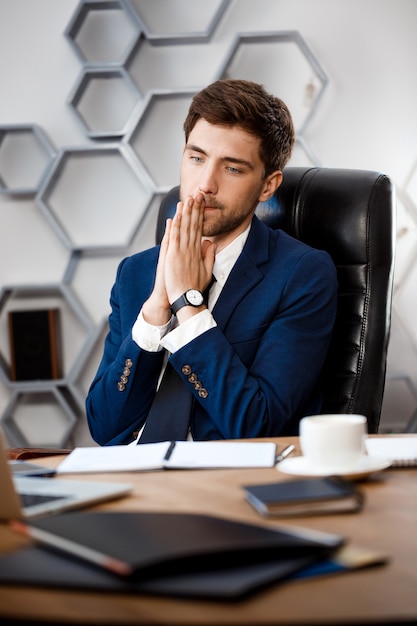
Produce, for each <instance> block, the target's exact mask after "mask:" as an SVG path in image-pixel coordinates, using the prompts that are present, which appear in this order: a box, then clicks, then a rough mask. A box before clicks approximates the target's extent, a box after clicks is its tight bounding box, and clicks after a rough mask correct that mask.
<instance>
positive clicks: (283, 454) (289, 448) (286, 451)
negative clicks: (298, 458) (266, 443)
mask: <svg viewBox="0 0 417 626" xmlns="http://www.w3.org/2000/svg"><path fill="white" fill-rule="evenodd" d="M294 448H295V446H294V445H293V444H291V445H289V446H287V447H286V448H284V449H283V451H282V452H281V453H280V454H277V456H276V457H275V463H279V462H280V461H282V460H283V459H285V457H287V456H288V455H289V454H291V452H292V451H293V450H294Z"/></svg>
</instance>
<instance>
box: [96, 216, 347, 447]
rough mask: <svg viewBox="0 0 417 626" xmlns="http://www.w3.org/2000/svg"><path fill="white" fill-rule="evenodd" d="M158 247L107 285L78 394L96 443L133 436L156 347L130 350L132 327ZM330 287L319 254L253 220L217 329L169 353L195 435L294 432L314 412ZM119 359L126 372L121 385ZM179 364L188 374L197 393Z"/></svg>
mask: <svg viewBox="0 0 417 626" xmlns="http://www.w3.org/2000/svg"><path fill="white" fill-rule="evenodd" d="M158 253H159V247H155V248H151V249H149V250H146V251H144V252H140V253H138V254H135V255H133V256H131V257H127V258H126V259H124V260H123V261H122V262H121V263H120V265H119V268H118V271H117V277H116V281H115V284H114V286H113V288H112V291H111V298H110V304H111V314H110V316H109V332H108V335H107V337H106V340H105V346H104V354H103V357H102V360H101V363H100V365H99V368H98V371H97V374H96V376H95V378H94V380H93V382H92V384H91V387H90V390H89V393H88V397H87V401H86V409H87V419H88V424H89V427H90V431H91V434H92V436H93V438H94V439H95V441H96V442H97V443H99V444H101V445H112V444H123V443H129V442H130V441H132V439H133V433H134V431H137V430H138V429H139V428H140V427H141V426H142V425H143V424H144V422H145V420H146V416H147V413H148V411H149V408H150V405H151V403H152V400H153V397H154V394H155V390H156V385H157V380H158V377H159V374H160V370H161V366H162V361H163V354H164V353H163V351H161V352H157V353H150V352H147V351H145V350H142V349H141V348H139V347H138V345H137V344H136V343H135V342H134V341H133V340H132V334H131V329H132V326H133V324H134V322H135V320H136V317H137V315H138V313H139V311H140V309H141V307H142V304H143V302H144V301H145V300H146V299H147V298H148V296H149V294H150V293H151V291H152V288H153V283H154V279H155V270H156V264H157V260H158ZM336 291H337V284H336V271H335V267H334V265H333V262H332V260H331V259H330V257H329V255H328V254H327V253H326V252H323V251H319V250H315V249H313V248H310V247H309V246H307V245H305V244H303V243H301V242H299V241H297V240H296V239H293V238H292V237H289V236H288V235H287V234H285V233H284V232H283V231H279V230H278V231H274V230H272V229H270V228H269V227H267V226H265V225H264V224H263V223H262V222H260V221H259V220H258V219H257V218H256V217H255V218H254V219H253V223H252V227H251V230H250V232H249V236H248V239H247V241H246V244H245V246H244V249H243V251H242V253H241V255H240V256H239V258H238V260H237V261H236V263H235V265H234V267H233V269H232V272H231V273H230V276H229V278H228V280H227V282H226V284H225V286H224V287H223V290H222V292H221V294H220V297H219V299H218V301H217V303H216V305H215V307H214V309H213V316H214V318H215V320H216V322H217V327H216V328H212V329H211V330H209V331H207V332H206V333H203V334H202V335H200V336H199V337H197V338H196V339H193V340H192V341H191V342H189V343H188V344H187V345H185V346H184V347H183V348H181V349H180V350H178V351H177V352H175V353H174V354H172V355H171V356H170V361H171V363H172V365H173V366H174V368H175V369H176V370H177V371H178V373H179V374H180V376H181V377H182V378H183V379H184V384H185V385H187V386H188V387H189V389H190V393H193V395H194V396H195V402H194V405H193V406H194V408H193V413H192V416H191V431H192V435H193V438H194V439H196V440H209V439H235V438H245V437H267V436H276V435H281V434H289V433H293V434H296V433H297V432H298V422H299V420H300V418H301V417H302V416H304V415H307V414H312V413H317V412H319V411H320V393H319V391H320V390H319V388H318V381H319V376H320V372H321V369H322V365H323V362H324V359H325V356H326V353H327V349H328V345H329V340H330V336H331V332H332V328H333V323H334V319H335V313H336ZM126 366H128V372H129V376H127V377H126V378H124V379H123V380H125V381H126V382H125V384H121V385H120V384H119V383H120V380H121V377H123V371H124V370H125V369H126ZM184 366H189V367H188V368H187V367H185V368H184ZM183 368H184V371H185V372H187V371H188V372H190V371H191V372H192V373H195V375H196V377H197V379H198V380H199V381H200V383H201V385H202V386H203V387H204V389H205V390H207V394H203V395H206V397H201V395H199V394H198V390H197V389H195V387H194V384H193V383H192V382H189V381H188V377H189V374H186V373H183Z"/></svg>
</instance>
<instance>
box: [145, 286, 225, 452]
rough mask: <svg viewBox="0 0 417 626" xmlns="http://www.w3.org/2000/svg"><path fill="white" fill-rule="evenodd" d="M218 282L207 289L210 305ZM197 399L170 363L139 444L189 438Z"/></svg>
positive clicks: (205, 292) (206, 293)
mask: <svg viewBox="0 0 417 626" xmlns="http://www.w3.org/2000/svg"><path fill="white" fill-rule="evenodd" d="M215 281H216V279H215V278H214V276H213V277H212V280H211V282H210V284H209V286H208V287H207V288H206V289H205V290H204V293H203V296H204V301H205V303H206V305H207V302H208V294H209V291H210V288H211V286H212V285H213V283H214V282H215ZM193 400H194V396H193V394H192V391H191V388H189V387H187V385H186V382H185V381H184V380H183V379H181V377H180V376H179V374H177V372H176V371H175V369H174V368H173V367H172V365H171V364H170V362H169V361H168V363H167V366H166V368H165V372H164V375H163V376H162V380H161V384H160V385H159V388H158V391H157V392H156V395H155V398H154V401H153V403H152V406H151V408H150V411H149V413H148V417H147V419H146V424H145V428H144V429H143V433H142V435H141V437H140V439H139V441H138V443H155V442H157V441H184V440H185V439H187V435H188V429H189V427H190V417H191V411H192V406H193Z"/></svg>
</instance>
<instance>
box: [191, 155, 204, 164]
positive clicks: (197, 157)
mask: <svg viewBox="0 0 417 626" xmlns="http://www.w3.org/2000/svg"><path fill="white" fill-rule="evenodd" d="M191 161H194V163H202V162H203V159H202V157H200V156H192V157H191Z"/></svg>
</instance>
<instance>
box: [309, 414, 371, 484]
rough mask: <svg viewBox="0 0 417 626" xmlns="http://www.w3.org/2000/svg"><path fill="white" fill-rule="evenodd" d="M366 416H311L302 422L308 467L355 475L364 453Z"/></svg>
mask: <svg viewBox="0 0 417 626" xmlns="http://www.w3.org/2000/svg"><path fill="white" fill-rule="evenodd" d="M366 435H367V420H366V417H365V416H364V415H356V414H335V415H311V416H308V417H304V418H303V419H302V420H301V421H300V446H301V451H302V453H303V456H304V457H305V458H306V460H307V462H308V464H309V465H311V466H312V467H314V468H317V469H318V470H323V471H324V472H326V473H327V472H328V473H331V474H340V473H343V472H347V471H355V469H356V468H357V467H358V465H359V464H360V461H361V459H362V457H363V454H364V451H365V438H366Z"/></svg>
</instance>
